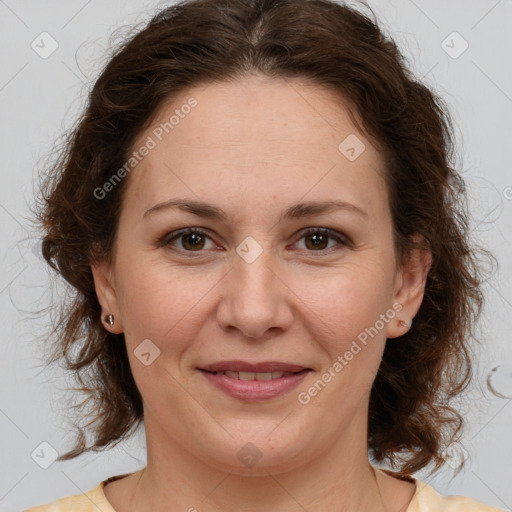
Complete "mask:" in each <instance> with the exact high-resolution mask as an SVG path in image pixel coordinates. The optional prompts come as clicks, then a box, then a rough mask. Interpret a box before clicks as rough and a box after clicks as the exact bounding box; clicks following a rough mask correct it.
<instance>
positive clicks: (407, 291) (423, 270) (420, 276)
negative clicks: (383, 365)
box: [387, 235, 432, 338]
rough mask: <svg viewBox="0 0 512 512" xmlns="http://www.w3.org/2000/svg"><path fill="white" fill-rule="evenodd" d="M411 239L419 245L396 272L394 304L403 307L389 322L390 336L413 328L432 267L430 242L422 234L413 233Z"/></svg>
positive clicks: (388, 330)
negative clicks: (413, 321)
mask: <svg viewBox="0 0 512 512" xmlns="http://www.w3.org/2000/svg"><path fill="white" fill-rule="evenodd" d="M411 239H412V240H413V241H414V242H416V243H417V244H418V247H417V248H415V249H412V250H411V251H410V252H409V254H407V255H406V257H405V261H404V262H403V265H402V266H401V268H399V269H398V270H397V273H396V277H395V289H394V293H393V304H397V305H398V304H399V305H400V306H401V309H399V308H398V307H397V308H396V309H395V311H397V314H396V317H395V319H394V320H393V321H391V322H390V323H389V324H388V329H387V337H388V338H397V337H399V336H402V335H403V334H405V333H406V332H407V331H408V330H409V329H410V328H411V325H412V319H413V318H414V316H415V315H416V313H417V312H418V310H419V309H420V306H421V303H422V301H423V295H424V292H425V284H426V282H427V275H428V272H429V270H430V268H431V267H432V252H431V250H430V247H429V244H428V242H426V241H425V239H424V238H423V237H422V236H421V235H413V236H412V237H411ZM403 322H405V323H406V325H404V324H403Z"/></svg>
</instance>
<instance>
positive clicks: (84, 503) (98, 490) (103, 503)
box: [23, 481, 115, 512]
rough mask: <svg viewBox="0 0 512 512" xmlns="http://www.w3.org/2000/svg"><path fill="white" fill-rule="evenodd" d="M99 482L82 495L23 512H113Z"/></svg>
mask: <svg viewBox="0 0 512 512" xmlns="http://www.w3.org/2000/svg"><path fill="white" fill-rule="evenodd" d="M104 484H105V481H103V482H101V483H100V484H99V485H98V486H96V487H95V488H94V489H91V490H90V491H88V492H85V493H83V494H74V495H72V496H66V497H65V498H61V499H59V500H57V501H54V502H53V503H49V504H47V505H39V506H37V507H32V508H28V509H26V510H24V511H23V512H115V510H114V509H113V508H112V506H111V505H110V503H109V502H108V501H107V499H106V497H105V494H104V492H103V485H104Z"/></svg>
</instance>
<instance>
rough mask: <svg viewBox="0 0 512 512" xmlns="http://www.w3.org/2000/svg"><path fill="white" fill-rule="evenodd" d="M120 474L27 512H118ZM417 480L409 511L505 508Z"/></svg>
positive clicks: (491, 510) (489, 511) (486, 511)
mask: <svg viewBox="0 0 512 512" xmlns="http://www.w3.org/2000/svg"><path fill="white" fill-rule="evenodd" d="M120 476H125V475H120ZM120 476H114V477H111V478H108V479H107V480H104V481H103V482H101V483H100V484H99V485H98V486H97V487H95V488H94V489H92V490H90V491H89V492H86V493H84V494H77V495H73V496H67V497H66V498H61V499H60V500H57V501H55V502H53V503H51V504H49V505H41V506H38V507H32V508H29V509H26V510H24V511H23V512H116V510H114V508H113V507H112V505H111V504H110V503H109V502H108V500H107V497H106V496H105V493H104V492H103V487H104V485H105V484H106V483H108V482H110V481H112V480H116V479H117V478H120ZM413 480H414V481H415V482H416V491H415V493H414V496H413V497H412V500H411V503H410V504H409V506H408V507H407V510H406V511H405V512H504V511H503V510H501V509H498V508H493V507H489V506H487V505H484V504H483V503H480V502H479V501H475V500H473V499H471V498H465V497H463V496H442V495H440V494H438V493H437V492H436V491H435V490H434V489H433V488H432V487H431V486H429V485H427V484H425V483H424V482H421V481H420V480H416V479H413Z"/></svg>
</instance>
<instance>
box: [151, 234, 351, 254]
mask: <svg viewBox="0 0 512 512" xmlns="http://www.w3.org/2000/svg"><path fill="white" fill-rule="evenodd" d="M191 234H197V235H202V236H204V237H206V238H209V239H211V237H210V236H209V235H208V233H207V232H206V231H204V230H203V229H201V228H185V229H180V230H178V231H173V232H172V233H168V234H166V235H165V236H164V237H163V238H161V239H160V240H159V242H158V247H169V246H170V245H171V244H172V242H174V241H175V240H178V239H180V237H183V236H186V235H191ZM314 234H321V235H327V236H328V237H330V238H331V239H333V240H335V241H336V242H338V244H339V245H341V246H350V241H349V239H348V238H347V237H345V236H344V235H341V233H338V232H337V231H334V230H332V229H329V228H307V229H306V230H305V231H303V232H302V234H301V236H300V238H299V239H298V240H302V239H303V238H305V237H307V236H309V235H314ZM174 250H177V251H179V252H185V253H188V254H190V255H191V256H192V255H193V254H194V253H198V254H197V255H193V256H192V257H195V256H201V254H200V253H202V252H204V250H198V251H188V250H186V249H174ZM333 250H339V249H337V248H335V247H331V248H329V249H320V250H318V251H315V250H308V249H306V251H307V252H310V253H320V255H322V254H326V253H330V252H332V251H333Z"/></svg>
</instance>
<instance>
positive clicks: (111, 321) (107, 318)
mask: <svg viewBox="0 0 512 512" xmlns="http://www.w3.org/2000/svg"><path fill="white" fill-rule="evenodd" d="M105 322H108V325H110V327H114V315H106V316H105Z"/></svg>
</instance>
